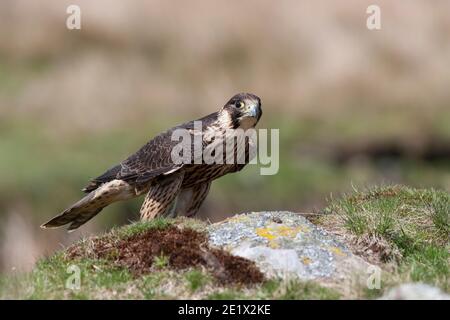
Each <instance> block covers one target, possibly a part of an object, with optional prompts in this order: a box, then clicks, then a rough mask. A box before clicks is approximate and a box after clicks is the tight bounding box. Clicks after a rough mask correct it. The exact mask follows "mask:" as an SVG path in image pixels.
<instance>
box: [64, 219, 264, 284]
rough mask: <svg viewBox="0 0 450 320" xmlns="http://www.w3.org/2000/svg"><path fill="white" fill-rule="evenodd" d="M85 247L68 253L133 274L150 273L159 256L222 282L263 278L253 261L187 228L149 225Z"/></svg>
mask: <svg viewBox="0 0 450 320" xmlns="http://www.w3.org/2000/svg"><path fill="white" fill-rule="evenodd" d="M88 247H89V250H86V248H83V247H82V246H80V245H78V246H73V247H70V248H69V249H68V250H67V256H68V258H69V259H75V258H80V257H87V258H95V259H106V260H109V261H112V262H113V263H114V265H115V266H119V267H124V268H127V269H129V270H130V271H131V272H132V273H133V274H135V275H136V276H139V275H142V274H146V273H150V272H151V271H152V270H154V268H155V261H156V260H159V261H160V262H159V263H161V261H165V262H166V263H167V266H168V267H170V268H173V269H176V270H183V269H188V268H191V267H200V268H202V267H203V268H206V269H207V270H208V271H209V272H210V273H211V274H212V275H213V276H214V277H215V279H217V280H218V281H219V282H220V283H221V284H243V285H249V284H255V283H261V282H263V281H264V275H263V274H262V273H261V271H260V270H259V269H258V268H257V267H256V265H255V263H254V262H253V261H250V260H248V259H245V258H241V257H237V256H233V255H231V254H230V253H228V252H227V251H224V250H222V249H217V248H212V247H210V246H209V245H208V241H207V236H206V234H204V233H200V232H197V231H195V230H192V229H188V228H184V229H180V228H177V227H176V226H169V227H168V228H165V229H150V230H147V231H145V232H143V233H141V234H137V235H133V236H131V237H128V238H125V239H121V240H118V241H117V242H115V241H111V239H108V238H107V237H104V238H95V239H93V240H92V243H90V244H89V245H88Z"/></svg>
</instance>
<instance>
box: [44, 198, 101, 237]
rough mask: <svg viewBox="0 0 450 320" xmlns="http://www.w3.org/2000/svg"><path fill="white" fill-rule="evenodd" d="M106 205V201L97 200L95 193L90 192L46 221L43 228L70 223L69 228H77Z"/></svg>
mask: <svg viewBox="0 0 450 320" xmlns="http://www.w3.org/2000/svg"><path fill="white" fill-rule="evenodd" d="M104 207H105V203H104V202H101V201H96V199H95V197H94V193H90V194H88V195H87V196H85V197H84V198H82V199H81V200H80V201H78V202H77V203H75V204H74V205H72V206H71V207H70V208H68V209H66V210H64V211H63V212H62V213H61V214H59V215H57V216H56V217H54V218H52V219H51V220H50V221H48V222H46V223H44V224H43V225H42V226H41V228H58V227H61V226H64V225H66V224H68V223H70V226H69V228H68V230H75V229H77V228H78V227H80V226H81V225H83V224H84V223H86V222H87V221H89V220H90V219H92V218H93V217H95V216H96V215H97V214H98V213H99V212H100V211H101V210H102V209H103V208H104Z"/></svg>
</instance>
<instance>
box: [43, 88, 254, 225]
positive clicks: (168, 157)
mask: <svg viewBox="0 0 450 320" xmlns="http://www.w3.org/2000/svg"><path fill="white" fill-rule="evenodd" d="M261 115H262V110H261V100H260V98H259V97H257V96H256V95H254V94H251V93H239V94H236V95H235V96H233V97H232V98H231V99H230V100H229V101H228V102H227V103H226V104H225V105H224V106H223V107H222V108H221V109H220V110H219V111H218V112H214V113H212V114H210V115H207V116H205V117H203V118H200V119H198V120H195V121H197V122H195V121H190V122H187V123H184V124H181V125H179V126H176V127H173V128H171V129H169V130H167V131H165V132H163V133H161V134H159V135H158V136H156V137H155V138H153V139H152V140H150V141H149V142H148V143H147V144H145V145H144V146H143V147H142V148H141V149H139V150H138V151H137V152H136V153H134V154H133V155H131V156H130V157H128V158H127V159H125V160H124V161H122V162H121V163H120V164H118V165H116V166H114V167H112V168H111V169H109V170H108V171H106V172H105V173H104V174H102V175H101V176H99V177H97V178H95V179H93V180H92V181H90V182H89V184H88V185H87V186H86V187H85V188H84V189H83V191H84V192H85V193H87V195H86V196H85V197H84V198H82V199H81V200H79V201H78V202H76V203H75V204H73V205H72V206H71V207H69V208H68V209H66V210H65V211H63V212H62V213H61V214H59V215H58V216H56V217H54V218H53V219H51V220H50V221H48V222H47V223H45V224H43V225H42V226H41V227H42V228H56V227H60V226H63V225H66V224H69V227H68V230H74V229H77V228H78V227H80V226H81V225H83V224H84V223H86V222H87V221H89V220H90V219H92V218H93V217H94V216H95V215H97V214H98V213H99V212H100V211H101V210H102V209H103V208H104V207H106V206H108V205H109V204H111V203H113V202H117V201H122V200H127V199H132V198H135V197H138V196H140V195H143V194H146V197H145V200H144V203H143V204H142V207H141V210H140V215H141V219H143V220H150V219H153V218H155V217H158V216H161V215H164V216H167V215H186V216H194V215H195V214H196V213H197V211H198V210H199V208H200V206H201V204H202V203H203V201H204V200H205V198H206V196H207V194H208V192H209V188H210V186H211V182H212V181H213V180H214V179H217V178H220V177H221V176H223V175H225V174H227V173H232V172H237V171H240V170H241V169H242V168H243V167H244V166H245V165H246V164H248V162H249V161H250V160H251V157H252V156H249V152H248V150H249V148H248V145H247V148H245V159H244V161H243V162H237V161H236V162H235V163H229V162H227V161H223V163H219V162H218V163H207V162H205V161H200V163H199V162H196V161H195V157H196V156H195V155H194V152H192V154H190V155H189V158H190V160H191V161H187V162H182V163H179V162H178V161H173V159H172V158H173V156H172V150H173V149H174V148H175V146H176V145H178V144H179V141H177V140H176V139H173V133H174V131H175V130H177V129H184V130H186V132H188V133H189V134H190V135H191V136H192V137H194V136H196V135H197V137H198V135H199V137H200V139H201V140H200V143H201V148H202V149H203V150H205V149H207V148H208V147H211V146H213V144H214V143H216V144H217V141H218V139H217V137H218V136H219V137H220V136H221V135H224V136H225V135H226V132H227V131H229V129H243V130H247V129H250V128H254V127H255V126H256V124H257V123H258V121H259V119H260V118H261ZM199 122H201V130H200V132H198V130H196V125H195V124H196V123H199ZM214 137H215V138H214ZM233 139H234V138H233ZM192 141H193V143H194V141H196V140H195V138H194V139H192ZM197 141H198V140H197ZM219 141H220V139H219ZM245 142H246V144H249V140H248V139H246V140H245ZM194 149H195V147H194V148H193V149H192V150H194ZM224 153H226V152H224ZM233 154H234V156H236V148H235V149H234V150H233ZM236 158H237V156H236ZM178 200H180V201H178ZM181 200H183V201H181Z"/></svg>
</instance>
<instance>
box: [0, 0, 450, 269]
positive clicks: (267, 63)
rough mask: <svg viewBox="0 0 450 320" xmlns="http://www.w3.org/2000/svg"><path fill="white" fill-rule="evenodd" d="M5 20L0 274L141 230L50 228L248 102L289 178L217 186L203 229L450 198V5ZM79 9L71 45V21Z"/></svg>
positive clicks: (0, 60)
mask: <svg viewBox="0 0 450 320" xmlns="http://www.w3.org/2000/svg"><path fill="white" fill-rule="evenodd" d="M373 3H374V1H363V0H345V1H268V0H253V1H236V2H220V3H219V2H215V1H208V0H198V1H197V0H194V1H193V0H191V1H189V2H178V1H177V2H175V1H163V0H155V1H120V0H114V1H113V0H108V1H107V0H101V1H99V0H96V1H88V0H84V1H80V0H71V1H61V0H58V1H56V0H54V1H50V0H43V1H31V0H28V1H25V0H2V1H1V2H0V174H1V179H0V217H1V218H2V220H1V221H2V223H1V224H0V240H1V241H0V270H2V271H4V272H8V271H11V270H14V269H15V270H18V269H20V270H24V269H29V268H30V266H32V264H33V262H34V261H35V260H36V259H37V258H39V257H40V256H42V255H44V254H49V253H51V252H52V251H53V250H55V249H58V248H59V247H60V246H61V244H69V243H71V242H73V241H74V240H75V239H77V238H79V237H80V236H83V235H88V234H91V233H98V232H100V231H101V230H105V229H108V228H110V227H112V226H114V225H120V224H124V223H127V222H128V221H130V220H136V219H137V218H138V211H139V206H140V203H141V201H142V199H138V200H136V201H129V202H125V203H119V204H115V205H112V206H111V207H108V208H107V209H105V210H104V211H103V212H102V213H101V214H100V215H99V216H98V217H97V218H96V219H94V220H92V221H91V222H90V223H88V224H87V225H86V226H84V227H82V228H81V230H79V231H76V232H75V233H73V234H70V235H69V234H67V233H66V232H65V231H64V230H50V231H49V230H41V229H40V228H39V225H40V224H41V223H43V222H44V221H46V220H47V219H49V218H50V217H52V216H53V215H55V214H57V213H59V212H60V211H62V210H63V209H65V208H66V207H67V206H69V205H70V204H71V203H73V202H74V201H76V200H78V198H79V197H80V196H81V194H82V193H81V191H80V189H81V188H82V187H83V186H84V185H85V183H86V182H87V181H88V180H89V179H91V178H93V177H95V176H97V175H99V174H101V173H103V171H105V169H107V168H109V167H111V166H112V165H114V164H116V163H118V162H119V161H121V160H123V159H124V158H125V157H127V156H128V155H129V154H131V153H132V152H134V151H136V150H137V149H138V148H139V147H140V146H141V145H142V144H143V143H145V142H146V141H147V140H149V139H150V138H151V137H153V136H154V135H155V134H157V133H158V132H160V131H161V130H164V129H166V128H168V127H171V126H173V125H176V124H178V123H181V122H185V121H186V120H191V119H194V118H199V117H201V116H203V115H205V114H208V113H211V112H214V111H216V110H218V109H219V108H220V107H221V106H222V105H223V104H224V103H225V102H226V101H227V100H228V99H229V98H230V97H231V96H232V95H233V94H235V93H237V92H241V91H248V92H252V93H255V94H257V95H259V96H260V97H261V98H262V101H263V110H264V115H263V118H262V119H261V122H260V124H259V128H269V129H270V128H274V129H280V171H279V173H278V174H277V175H274V176H261V175H259V168H258V167H256V166H248V167H247V168H246V169H245V170H244V171H243V172H241V173H239V174H235V175H228V176H226V177H224V178H222V179H219V180H217V181H216V182H215V183H214V184H213V187H212V190H211V193H210V196H209V197H208V198H207V201H206V203H205V204H204V206H203V208H202V210H201V214H200V215H201V217H203V218H205V219H210V220H211V221H217V220H220V219H223V218H224V217H227V216H230V215H231V214H233V213H239V212H247V211H258V210H291V211H298V212H311V211H320V210H321V208H323V206H324V204H325V202H326V199H327V198H330V197H332V196H336V195H338V194H340V193H342V192H346V191H349V190H351V189H352V188H358V189H359V188H362V187H364V186H369V185H374V184H381V183H404V184H408V185H411V186H416V187H431V186H432V187H436V188H442V189H445V190H449V189H450V16H449V13H450V1H445V0H442V1H437V0H436V1H428V0H417V1H411V0H409V1H407V0H402V1H400V0H399V1H376V3H377V4H379V6H380V8H381V12H382V15H381V18H382V28H381V30H377V31H370V30H368V29H367V28H366V19H367V16H368V15H367V14H366V8H367V7H368V5H369V4H373ZM70 4H77V5H79V6H80V8H81V23H82V24H81V27H82V28H81V30H68V29H67V28H66V25H65V20H66V18H67V17H68V15H67V14H66V8H67V6H68V5H70Z"/></svg>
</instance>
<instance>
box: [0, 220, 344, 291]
mask: <svg viewBox="0 0 450 320" xmlns="http://www.w3.org/2000/svg"><path fill="white" fill-rule="evenodd" d="M187 221H188V220H186V219H185V218H180V219H176V220H173V219H164V218H161V219H156V220H153V221H151V222H136V223H133V224H131V225H129V226H125V227H122V228H116V229H113V230H111V231H110V232H108V233H106V234H103V235H100V236H99V237H100V238H102V239H103V240H107V241H110V242H111V243H116V242H117V241H119V240H120V239H122V238H124V237H130V236H133V235H136V234H139V233H142V232H144V231H145V230H149V229H152V228H157V229H163V228H167V227H168V226H171V225H174V224H176V225H179V226H181V227H187V226H186V225H194V226H195V227H197V228H200V223H198V222H197V223H192V222H190V223H187ZM91 241H92V239H90V238H88V239H83V240H81V241H80V242H79V243H78V246H79V247H80V248H82V249H81V252H84V253H85V255H82V256H85V257H82V258H80V257H78V258H75V259H69V258H68V256H67V254H66V251H65V250H62V251H60V252H58V253H56V254H54V255H53V256H51V257H48V258H44V259H41V260H40V261H39V262H38V263H37V264H36V266H35V268H34V269H33V271H32V272H30V273H26V274H16V275H12V276H11V275H10V276H5V275H4V276H2V277H0V299H181V298H186V299H192V298H201V299H336V298H339V297H340V296H339V294H337V293H336V292H334V291H333V290H331V289H327V288H323V287H321V286H320V285H318V284H313V283H302V282H292V281H287V282H286V281H282V280H268V281H266V282H264V283H263V284H260V285H255V286H251V287H244V286H240V285H229V286H221V285H218V284H217V283H216V282H214V281H213V278H212V277H211V275H210V274H209V273H208V271H207V270H203V269H190V270H185V271H180V270H176V271H175V270H171V269H170V268H168V261H167V257H165V256H161V257H157V258H156V259H155V264H154V266H155V268H154V269H153V271H152V272H151V273H149V274H145V275H141V276H135V275H133V274H131V273H130V271H129V270H127V269H125V268H120V267H113V266H112V265H111V263H110V262H109V261H107V260H103V259H94V258H93V257H92V255H89V254H88V253H89V252H90V251H89V250H90V248H91V247H92V243H91ZM86 257H88V258H86ZM78 272H79V273H78ZM75 274H79V276H80V277H79V288H77V287H76V284H77V281H76V280H74V279H76V278H74V277H75Z"/></svg>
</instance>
